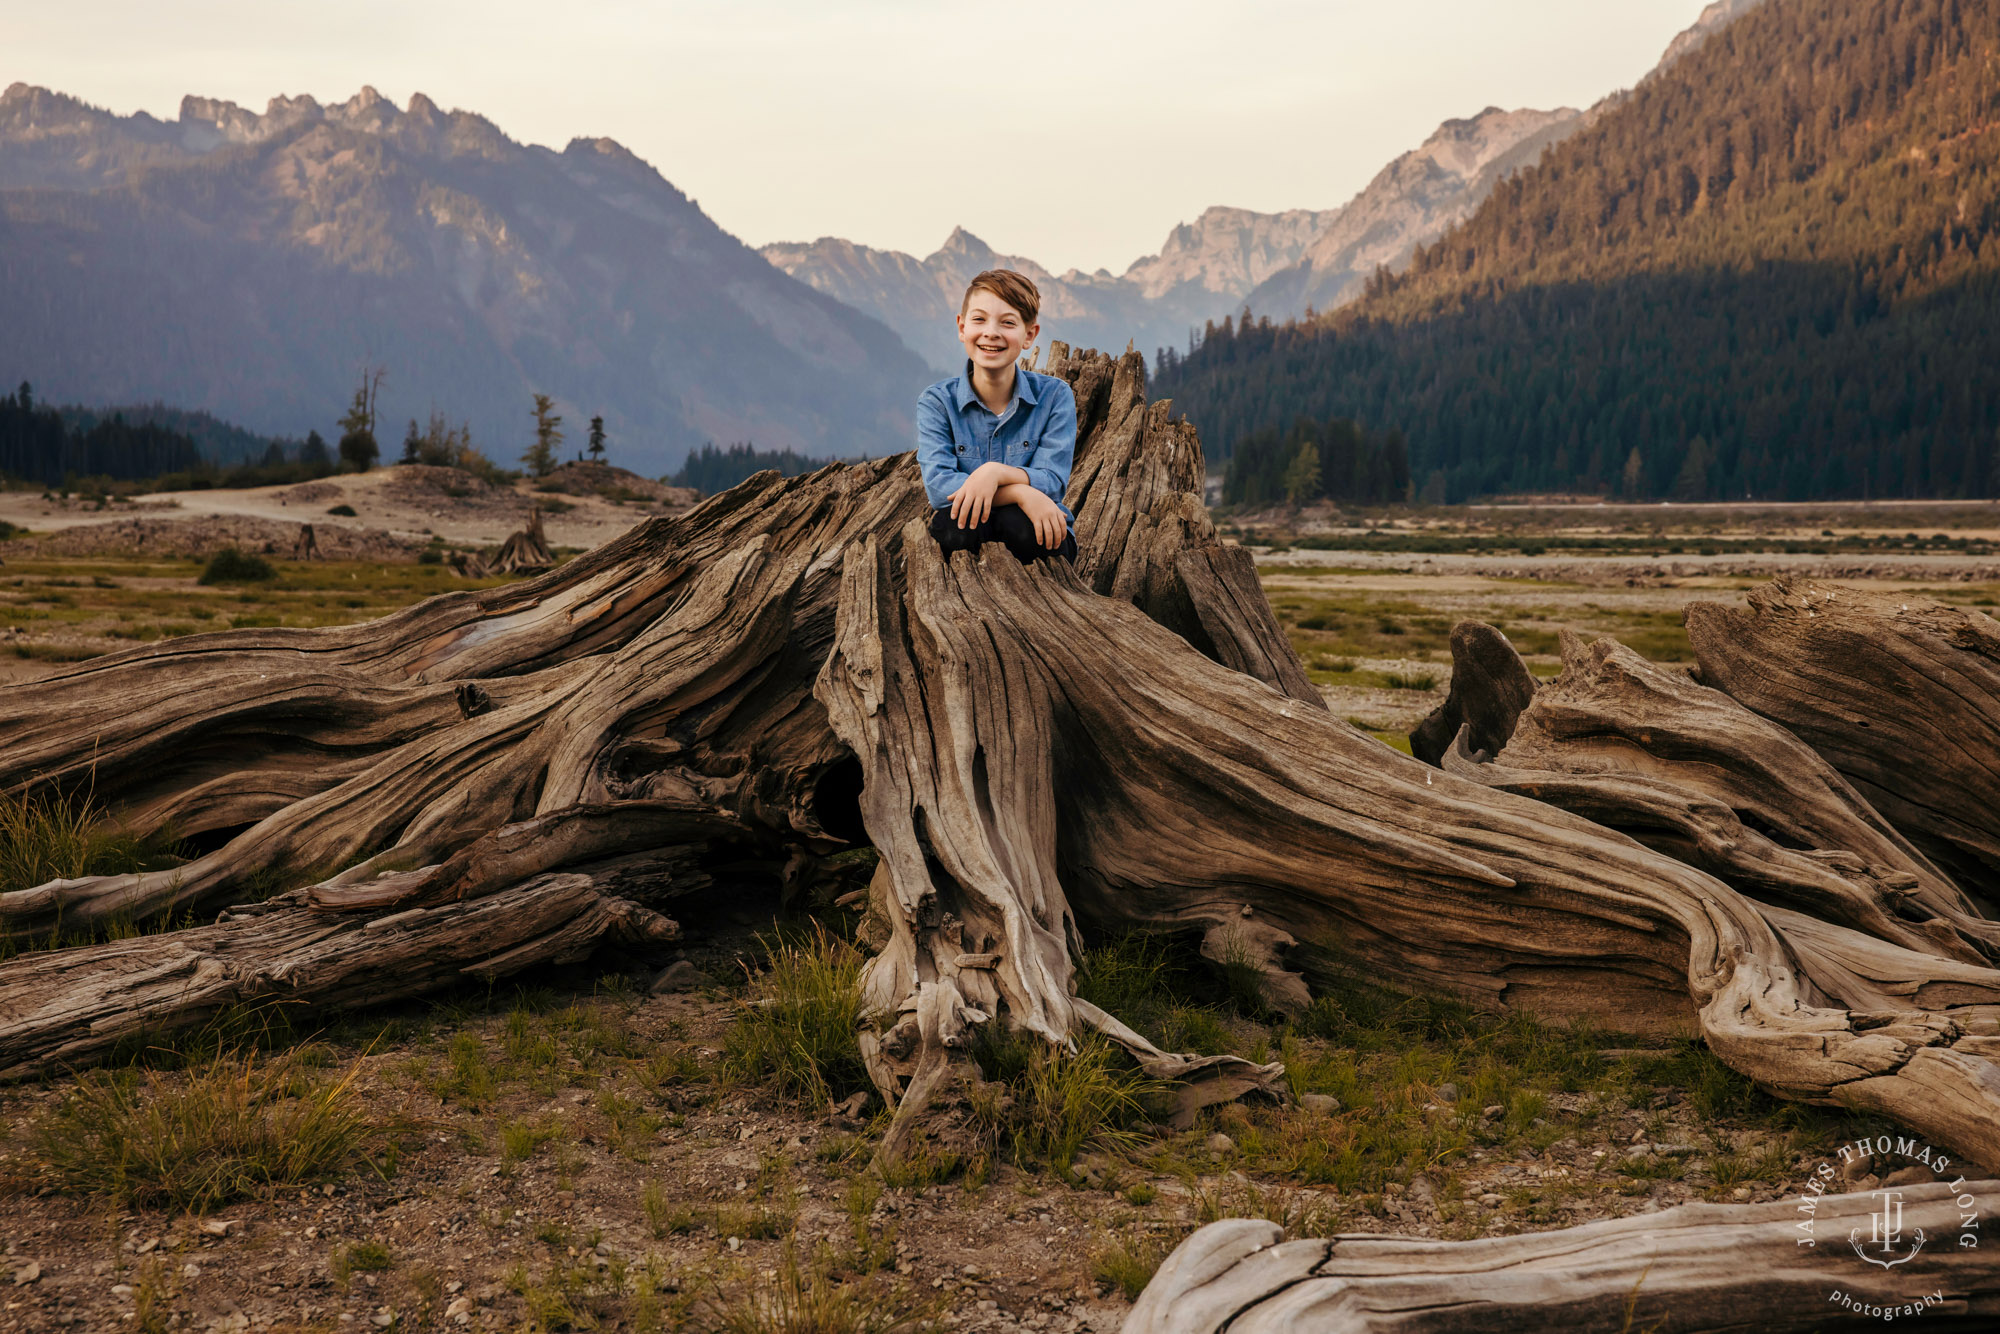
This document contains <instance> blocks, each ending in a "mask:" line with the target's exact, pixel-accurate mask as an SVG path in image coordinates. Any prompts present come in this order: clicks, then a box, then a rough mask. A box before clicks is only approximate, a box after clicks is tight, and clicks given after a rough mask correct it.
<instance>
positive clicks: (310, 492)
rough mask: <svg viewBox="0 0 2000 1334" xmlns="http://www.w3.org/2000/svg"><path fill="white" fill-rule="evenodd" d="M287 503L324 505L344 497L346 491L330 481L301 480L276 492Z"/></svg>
mask: <svg viewBox="0 0 2000 1334" xmlns="http://www.w3.org/2000/svg"><path fill="white" fill-rule="evenodd" d="M276 495H277V498H278V500H279V501H281V502H282V503H284V504H287V505H325V504H328V503H330V502H338V501H341V500H344V499H346V493H345V492H343V491H342V490H341V489H340V488H339V487H337V486H335V485H334V484H333V483H332V482H302V483H300V484H299V485H298V486H288V487H286V488H285V489H284V490H282V491H279V492H277V493H276Z"/></svg>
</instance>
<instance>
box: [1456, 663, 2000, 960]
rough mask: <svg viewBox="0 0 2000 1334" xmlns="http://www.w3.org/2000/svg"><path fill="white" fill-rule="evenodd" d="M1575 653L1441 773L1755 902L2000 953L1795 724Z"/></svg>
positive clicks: (1964, 951) (1913, 939)
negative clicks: (1585, 827)
mask: <svg viewBox="0 0 2000 1334" xmlns="http://www.w3.org/2000/svg"><path fill="white" fill-rule="evenodd" d="M1458 642H1459V637H1458V636H1457V635H1456V634H1454V636H1453V643H1454V645H1456V644H1457V643H1458ZM1501 642H1502V644H1503V645H1504V642H1505V641H1504V640H1503V641H1501ZM1562 654H1563V671H1562V675H1561V676H1560V677H1558V678H1557V679H1556V680H1555V681H1553V682H1551V683H1549V684H1548V685H1546V686H1544V687H1543V688H1542V689H1541V690H1540V691H1539V692H1538V693H1536V694H1535V695H1534V696H1533V697H1532V701H1531V702H1530V703H1528V704H1527V706H1526V707H1525V708H1524V709H1523V710H1522V711H1521V713H1520V714H1519V716H1518V720H1517V721H1516V722H1515V723H1514V724H1513V725H1512V728H1511V734H1510V736H1509V738H1508V739H1507V741H1506V743H1505V748H1504V749H1503V750H1501V751H1500V752H1499V754H1498V756H1497V757H1494V762H1493V763H1491V764H1482V763H1478V762H1477V755H1478V752H1476V751H1475V750H1474V747H1475V746H1476V745H1477V738H1476V737H1475V736H1474V735H1473V733H1472V731H1471V728H1470V727H1467V728H1465V729H1463V733H1464V734H1463V735H1462V737H1461V738H1460V741H1459V743H1458V746H1457V748H1456V750H1455V751H1454V752H1453V753H1452V754H1450V755H1447V756H1446V757H1445V758H1444V767H1445V768H1447V769H1449V770H1450V771H1452V772H1454V773H1457V774H1460V775H1462V776H1464V777H1468V778H1472V779H1474V780H1475V781H1477V782H1481V783H1485V784H1487V785H1489V786H1495V787H1504V788H1506V789H1507V790H1508V791H1512V792H1519V793H1521V794H1523V795H1525V796H1531V797H1534V798H1536V799H1538V800H1541V801H1547V802H1550V803H1552V804H1554V805H1557V806H1561V807H1563V808H1564V809H1565V810H1571V811H1575V812H1576V813H1578V814H1579V815H1583V816H1586V817H1588V818H1589V819H1592V820H1595V821H1596V822H1597V823H1599V824H1602V825H1605V826H1607V827H1609V828H1612V829H1617V830H1620V831H1622V832H1624V833H1627V834H1630V835H1631V836H1632V837H1634V838H1636V839H1638V840H1639V841H1640V842H1641V843H1644V844H1645V845H1646V846H1648V847H1650V848H1653V849H1655V850H1657V851H1661V852H1665V853H1667V854H1668V855H1670V856H1672V857H1674V858H1676V859H1677V860H1680V861H1683V862H1686V863H1687V864H1688V865H1690V866H1695V867H1699V868H1700V869H1702V870H1704V871H1707V872H1709V873H1710V874H1712V875H1715V876H1717V877H1718V878H1720V879H1722V880H1724V881H1726V882H1728V883H1729V884H1731V885H1733V886H1735V887H1736V888H1737V889H1738V890H1740V891H1742V892H1743V893H1746V894H1751V895H1753V896H1757V897H1759V898H1770V899H1773V900H1774V901H1776V902H1778V903H1780V904H1784V905H1788V906H1790V907H1793V908H1795V909H1796V910H1798V911H1800V912H1804V913H1808V914H1810V915H1812V916H1816V917H1820V918H1823V919H1825V920H1827V921H1830V922H1838V923H1841V924H1843V925H1846V926H1850V927H1853V928H1854V929H1855V930H1858V931H1863V932H1866V933H1867V934H1869V935H1873V936H1876V937H1879V938H1880V939H1883V940H1888V941H1893V942H1895V943H1897V944H1900V945H1904V946H1907V947H1909V948H1911V949H1916V950H1932V951H1936V952H1937V953H1939V954H1942V955H1944V956H1945V957H1947V958H1956V959H1963V960H1966V961H1969V962H1986V963H1991V962H1993V961H1995V960H1996V959H2000V923H1996V922H1992V921H1989V920H1987V919H1986V918H1984V917H1982V916H1980V914H1979V912H1978V910H1977V909H1976V908H1975V907H1974V906H1973V904H1972V903H1971V901H1970V900H1968V899H1967V898H1966V896H1965V894H1964V893H1963V892H1962V891H1960V890H1959V888H1958V886H1957V885H1955V884H1953V883H1952V881H1951V880H1950V878H1949V877H1947V876H1946V875H1944V874H1943V873H1942V872H1941V871H1939V870H1938V869H1937V868H1936V867H1935V866H1933V865H1932V864H1931V863H1930V862H1929V860H1927V859H1926V858H1925V857H1924V856H1923V854H1922V853H1920V852H1918V851H1917V850H1916V849H1915V848H1914V847H1912V846H1911V845H1910V843H1909V842H1908V840H1906V839H1905V838H1903V836H1902V835H1901V834H1899V833H1897V832H1896V830H1895V829H1894V828H1893V827H1891V826H1890V824H1889V823H1888V821H1886V820H1884V819H1883V818H1882V817H1881V816H1880V815H1879V814H1877V813H1876V811H1875V810H1874V808H1873V807H1871V806H1870V805H1869V804H1868V803H1867V801H1865V800H1864V799H1863V798H1862V797H1861V795H1860V794H1859V793H1858V792H1856V791H1855V790H1854V789H1853V788H1852V787H1851V786H1850V785H1849V784H1848V783H1847V781H1846V780H1845V779H1843V778H1842V777H1841V776H1840V775H1839V774H1838V773H1837V772H1835V771H1834V769H1833V767H1832V766H1831V765H1829V764H1827V763H1826V761H1824V760H1822V759H1821V758H1820V757H1819V756H1818V755H1817V754H1815V753H1814V752H1813V751H1812V750H1811V749H1810V748H1809V747H1807V746H1806V745H1805V744H1804V743H1803V742H1801V741H1799V739H1798V738H1796V737H1794V736H1793V735H1792V734H1791V733H1789V732H1787V731H1786V730H1785V729H1784V728H1782V727H1779V726H1777V725H1775V724H1773V723H1771V722H1769V721H1767V720H1766V719H1763V718H1760V717H1758V716H1757V715H1756V714H1753V713H1751V712H1750V711H1749V710H1747V709H1745V708H1744V707H1743V706H1742V705H1740V704H1738V703H1737V702H1736V701H1735V700H1733V699H1731V698H1730V697H1729V696H1727V695H1725V694H1723V693H1721V692H1720V691H1717V690H1711V689H1708V688H1706V687H1704V686H1701V685H1698V684H1696V683H1695V682H1694V681H1692V680H1690V679H1689V678H1688V677H1687V676H1686V675H1685V674H1684V673H1681V672H1677V671H1670V670H1667V669H1665V668H1661V667H1657V666H1655V665H1653V664H1652V663H1650V662H1647V661H1646V660H1645V659H1644V658H1642V657H1640V656H1639V655H1638V654H1637V653H1634V652H1633V651H1632V650H1631V649H1628V648H1626V647H1624V646H1623V645H1620V644H1618V643H1617V642H1616V641H1614V640H1611V639H1599V640H1597V641H1595V642H1594V643H1591V644H1589V645H1586V644H1585V643H1584V642H1583V640H1582V639H1581V638H1580V637H1579V636H1577V635H1576V634H1574V633H1572V632H1570V631H1568V630H1565V631H1563V633H1562ZM1434 716H1435V715H1434Z"/></svg>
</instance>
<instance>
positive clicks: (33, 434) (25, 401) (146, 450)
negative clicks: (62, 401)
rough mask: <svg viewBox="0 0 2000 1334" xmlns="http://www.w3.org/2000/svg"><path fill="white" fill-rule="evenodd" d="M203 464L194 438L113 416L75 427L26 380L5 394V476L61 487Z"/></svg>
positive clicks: (1, 439) (1, 432) (1, 462)
mask: <svg viewBox="0 0 2000 1334" xmlns="http://www.w3.org/2000/svg"><path fill="white" fill-rule="evenodd" d="M200 464H201V453H200V451H199V450H197V449H196V448H195V444H194V441H193V440H191V439H189V438H188V437H187V436H185V435H182V434H181V433H180V432H178V431H170V430H168V429H166V428H165V427H163V426H155V425H152V424H151V423H140V424H137V425H133V424H130V423H128V422H127V421H126V420H125V418H124V417H123V416H122V415H113V416H112V417H111V418H109V419H108V420H103V421H99V422H97V423H96V424H95V425H93V426H90V427H89V428H87V429H85V430H72V429H70V428H69V427H68V426H67V425H66V424H65V423H64V421H63V416H62V413H60V412H58V411H57V410H56V409H54V408H48V407H43V406H42V405H41V404H39V403H37V402H36V401H35V394H34V389H33V387H32V386H30V385H28V384H26V383H25V382H24V383H23V384H22V385H21V387H20V388H19V389H18V390H16V391H15V392H14V393H11V394H8V395H7V396H6V397H4V398H0V475H4V476H7V477H16V478H20V479H22V480H24V481H31V482H39V483H41V484H42V485H44V486H61V485H62V484H63V483H64V481H65V480H66V479H68V478H72V477H114V478H134V477H151V476H154V475H156V474H158V473H164V472H174V471H177V470H183V469H190V468H195V467H199V466H200Z"/></svg>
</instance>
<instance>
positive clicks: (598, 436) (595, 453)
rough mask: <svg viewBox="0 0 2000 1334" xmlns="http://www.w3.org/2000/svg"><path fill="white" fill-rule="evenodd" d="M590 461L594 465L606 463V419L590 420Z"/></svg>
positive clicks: (596, 418) (594, 418) (595, 418)
mask: <svg viewBox="0 0 2000 1334" xmlns="http://www.w3.org/2000/svg"><path fill="white" fill-rule="evenodd" d="M590 459H591V462H593V463H602V462H604V418H602V417H592V418H591V419H590Z"/></svg>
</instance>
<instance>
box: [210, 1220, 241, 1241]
mask: <svg viewBox="0 0 2000 1334" xmlns="http://www.w3.org/2000/svg"><path fill="white" fill-rule="evenodd" d="M232 1228H233V1229H235V1230H237V1231H239V1232H240V1231H242V1229H243V1220H241V1219H239V1218H204V1219H202V1220H201V1230H202V1231H203V1232H206V1233H207V1234H208V1235H209V1236H211V1237H226V1236H228V1235H229V1233H230V1230H231V1229H232Z"/></svg>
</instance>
